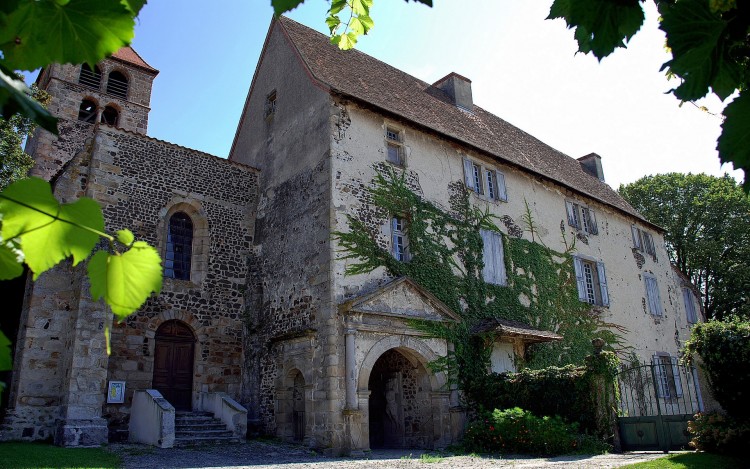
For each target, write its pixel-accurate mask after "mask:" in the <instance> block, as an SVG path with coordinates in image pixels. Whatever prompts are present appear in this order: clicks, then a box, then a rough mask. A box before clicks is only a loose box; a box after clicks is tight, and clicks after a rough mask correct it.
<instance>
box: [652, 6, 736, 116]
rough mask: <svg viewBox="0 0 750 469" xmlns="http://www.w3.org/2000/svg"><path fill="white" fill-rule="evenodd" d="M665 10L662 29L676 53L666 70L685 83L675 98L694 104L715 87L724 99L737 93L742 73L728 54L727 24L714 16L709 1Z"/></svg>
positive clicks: (670, 46) (718, 16) (719, 17)
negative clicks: (725, 34)
mask: <svg viewBox="0 0 750 469" xmlns="http://www.w3.org/2000/svg"><path fill="white" fill-rule="evenodd" d="M661 10H662V22H661V25H660V26H659V27H660V29H661V30H663V31H664V32H665V33H666V35H667V46H669V48H670V49H671V51H672V60H670V61H669V62H667V63H665V64H664V67H662V68H666V67H669V69H670V71H671V72H672V73H674V74H675V75H677V76H678V77H680V78H681V79H682V84H681V85H680V86H678V87H677V88H675V89H674V90H673V92H674V95H675V96H676V97H678V98H680V99H682V100H684V101H693V100H696V99H699V98H702V97H703V96H705V95H706V93H708V89H709V87H710V86H712V85H715V87H714V91H715V92H716V94H717V95H718V96H719V97H720V98H721V99H725V98H726V97H727V96H729V95H730V94H731V93H732V92H734V90H735V89H736V88H737V86H738V85H739V82H740V78H741V72H739V70H737V68H736V65H733V62H732V60H731V59H730V58H729V55H728V54H727V51H726V50H725V49H726V47H727V45H726V44H725V37H724V32H725V30H726V28H727V22H726V21H724V20H723V19H722V18H721V16H720V15H719V14H718V13H714V12H712V11H711V9H710V8H709V5H708V2H706V1H705V0H681V1H679V2H677V3H675V4H674V5H671V6H668V7H662V9H661Z"/></svg>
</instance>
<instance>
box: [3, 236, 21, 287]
mask: <svg viewBox="0 0 750 469" xmlns="http://www.w3.org/2000/svg"><path fill="white" fill-rule="evenodd" d="M22 273H23V265H21V262H20V261H19V260H18V252H17V251H15V250H13V249H11V248H10V247H8V246H7V245H5V244H0V280H10V279H12V278H16V277H18V276H19V275H21V274H22Z"/></svg>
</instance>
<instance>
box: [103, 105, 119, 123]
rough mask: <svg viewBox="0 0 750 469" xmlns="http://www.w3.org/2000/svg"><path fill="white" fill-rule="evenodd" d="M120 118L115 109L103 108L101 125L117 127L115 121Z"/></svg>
mask: <svg viewBox="0 0 750 469" xmlns="http://www.w3.org/2000/svg"><path fill="white" fill-rule="evenodd" d="M119 117H120V114H119V113H118V112H117V109H115V108H113V107H112V106H107V107H105V108H104V111H102V119H101V120H102V124H108V125H115V126H116V125H117V119H118V118H119Z"/></svg>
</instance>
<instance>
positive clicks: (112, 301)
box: [0, 178, 162, 317]
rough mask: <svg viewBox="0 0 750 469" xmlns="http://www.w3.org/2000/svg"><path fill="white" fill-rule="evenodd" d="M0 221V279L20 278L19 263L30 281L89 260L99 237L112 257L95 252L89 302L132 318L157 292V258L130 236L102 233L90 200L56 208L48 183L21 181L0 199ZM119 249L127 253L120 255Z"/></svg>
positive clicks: (101, 219)
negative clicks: (66, 264) (62, 264)
mask: <svg viewBox="0 0 750 469" xmlns="http://www.w3.org/2000/svg"><path fill="white" fill-rule="evenodd" d="M0 215H2V228H1V229H0V234H1V235H2V240H3V242H2V244H0V279H9V278H14V277H17V276H18V275H21V273H22V272H23V267H22V265H21V263H22V262H25V263H26V264H27V265H28V266H29V268H30V269H31V271H32V272H33V274H34V279H37V278H38V277H39V274H41V273H42V272H44V271H46V270H49V269H50V268H52V267H54V266H55V265H57V264H58V263H59V262H60V261H62V260H64V259H66V258H68V257H71V256H72V257H73V265H74V266H75V265H77V264H79V263H80V262H81V261H83V260H85V259H86V258H87V257H88V256H89V255H90V254H91V251H92V250H93V249H94V247H95V246H96V244H97V242H99V238H100V237H101V238H105V239H107V240H108V241H109V243H110V251H111V252H109V251H105V250H99V251H97V252H96V254H94V256H93V257H92V258H91V260H90V261H89V266H88V273H89V281H90V283H91V296H92V297H93V298H94V300H97V299H99V298H102V297H103V298H104V300H105V302H106V303H107V304H108V305H109V306H110V307H111V308H112V312H114V313H115V314H116V315H118V316H120V317H123V316H127V315H128V314H131V313H133V312H135V311H136V310H137V309H138V308H139V307H140V306H141V305H142V304H143V303H144V302H145V301H146V299H147V298H148V296H149V295H150V294H151V292H156V293H159V292H160V291H161V284H162V276H161V259H160V257H159V254H158V252H157V251H156V250H155V249H154V248H153V247H151V246H149V245H148V244H146V243H145V242H143V241H135V236H133V233H131V232H130V231H129V230H120V231H118V232H117V236H116V238H115V237H113V236H110V235H108V234H107V233H105V232H104V217H103V216H102V211H101V208H100V207H99V204H98V203H97V202H96V201H94V200H92V199H89V198H82V199H79V200H78V201H76V202H73V203H70V204H60V203H59V202H58V201H57V200H56V199H55V197H54V196H53V195H52V190H51V188H50V185H49V184H48V183H47V182H45V181H44V180H42V179H39V178H29V179H23V180H21V181H17V182H15V183H13V184H11V185H10V186H8V187H7V188H6V189H5V190H4V191H3V192H2V193H0ZM117 243H119V245H118V244H117ZM119 246H125V247H126V248H128V250H127V251H125V252H122V253H121V252H119V249H118V248H119Z"/></svg>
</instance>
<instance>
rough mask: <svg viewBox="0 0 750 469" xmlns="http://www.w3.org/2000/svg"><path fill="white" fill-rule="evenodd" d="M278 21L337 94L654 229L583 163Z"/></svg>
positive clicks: (314, 74) (372, 60)
mask: <svg viewBox="0 0 750 469" xmlns="http://www.w3.org/2000/svg"><path fill="white" fill-rule="evenodd" d="M278 22H279V24H281V26H282V27H283V28H282V29H283V31H284V32H285V33H286V36H287V37H288V38H289V39H290V40H291V42H292V44H293V45H294V47H295V48H296V49H297V51H298V53H299V55H300V58H301V59H302V61H303V62H304V64H305V65H306V66H307V68H308V70H309V72H310V74H311V75H312V77H313V78H314V79H315V80H317V81H318V82H319V83H320V84H322V85H324V86H325V87H327V88H328V89H329V90H330V92H331V93H334V94H340V95H343V96H346V97H349V98H353V99H354V100H357V101H360V102H363V103H365V104H367V105H370V106H374V107H376V108H379V109H381V110H383V111H385V112H388V113H392V114H394V115H396V116H398V117H400V118H403V119H406V120H407V121H410V122H412V123H414V124H417V125H418V126H421V127H424V128H427V129H429V130H432V131H434V132H437V133H439V134H442V135H443V136H446V137H448V138H450V139H452V140H457V141H459V142H462V143H464V144H466V145H469V146H471V147H474V148H475V149H477V150H479V151H481V152H483V153H486V154H489V155H490V156H492V157H494V158H495V159H498V160H500V161H502V162H505V163H506V164H510V165H513V166H516V167H519V168H522V169H524V170H526V171H529V172H532V173H535V174H536V175H539V176H542V177H543V178H546V179H549V180H553V181H556V182H557V183H559V184H562V185H563V186H566V187H568V188H569V189H572V190H573V191H576V192H579V193H581V194H583V195H586V196H589V197H591V198H593V199H596V200H599V201H600V202H602V203H604V204H607V205H609V206H611V207H613V208H615V209H617V210H619V211H621V212H624V213H626V214H629V215H631V216H634V217H636V218H638V219H640V220H643V221H644V222H646V223H648V224H649V225H651V226H654V225H653V224H651V223H650V222H648V221H647V220H646V219H644V218H643V216H641V215H640V214H639V213H638V212H637V211H636V210H635V209H634V208H633V207H632V206H631V205H630V204H629V203H628V202H626V201H625V200H624V199H623V198H622V197H620V196H619V194H617V192H616V191H614V190H613V189H612V188H611V187H609V186H608V185H607V184H605V183H603V182H601V181H599V180H598V179H597V178H595V177H592V176H590V175H589V174H586V173H585V172H584V171H583V170H582V169H581V165H580V163H579V162H578V161H577V160H575V159H573V158H571V157H569V156H567V155H565V154H563V153H561V152H559V151H557V150H555V149H554V148H552V147H550V146H549V145H546V144H545V143H543V142H541V141H540V140H538V139H537V138H535V137H533V136H532V135H529V134H528V133H526V132H524V131H522V130H521V129H519V128H517V127H514V126H513V125H511V124H509V123H508V122H506V121H504V120H503V119H501V118H499V117H497V116H496V115H494V114H492V113H490V112H487V111H485V110H484V109H482V108H480V107H479V106H476V105H475V106H474V109H473V111H472V112H467V111H464V110H461V109H459V108H458V107H456V106H454V105H453V104H452V103H451V102H450V100H449V98H448V97H447V96H446V95H445V93H444V92H443V91H442V90H439V89H437V88H435V87H433V86H431V85H430V84H429V83H426V82H424V81H422V80H419V79H417V78H415V77H413V76H411V75H409V74H407V73H405V72H403V71H401V70H398V69H396V68H394V67H392V66H390V65H388V64H386V63H384V62H381V61H380V60H377V59H375V58H374V57H371V56H369V55H367V54H364V53H362V52H360V51H357V50H352V51H341V50H339V48H338V47H336V46H334V45H331V44H330V42H329V39H328V37H327V36H325V35H323V34H321V33H319V32H317V31H315V30H313V29H310V28H308V27H307V26H304V25H301V24H299V23H297V22H296V21H293V20H291V19H289V18H285V17H281V18H279V20H278ZM654 227H655V226H654Z"/></svg>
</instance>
